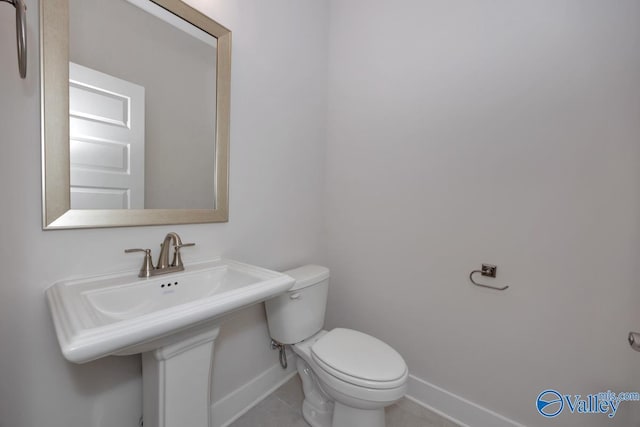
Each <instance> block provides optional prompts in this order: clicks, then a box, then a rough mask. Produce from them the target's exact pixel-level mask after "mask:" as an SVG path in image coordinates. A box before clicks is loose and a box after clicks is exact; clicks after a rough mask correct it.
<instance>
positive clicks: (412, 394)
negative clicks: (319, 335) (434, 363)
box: [211, 352, 526, 427]
mask: <svg viewBox="0 0 640 427" xmlns="http://www.w3.org/2000/svg"><path fill="white" fill-rule="evenodd" d="M287 356H288V358H289V360H290V363H289V367H288V368H287V369H286V370H285V369H282V368H281V367H280V364H279V363H276V364H274V365H273V366H271V367H270V368H269V369H267V370H266V371H264V372H263V373H261V374H260V375H258V376H257V377H255V378H253V379H252V380H251V381H249V382H248V383H246V384H244V385H243V386H242V387H240V388H238V389H236V390H234V391H233V392H231V393H230V394H228V395H227V396H225V397H223V398H222V399H220V400H218V401H217V402H215V403H214V404H213V405H212V406H211V410H212V420H213V427H227V426H228V425H229V424H231V423H232V422H234V421H235V420H237V419H238V418H239V417H240V416H242V415H243V414H245V413H246V412H247V411H248V410H249V409H251V408H253V407H254V406H255V405H256V404H257V403H259V402H260V401H262V400H263V399H264V398H265V397H267V396H268V395H269V394H271V393H272V392H273V391H275V390H276V389H277V388H278V387H280V386H281V385H282V384H284V383H285V382H287V381H289V380H290V379H291V378H292V377H293V376H294V375H297V371H296V368H295V356H294V355H293V354H289V352H287ZM291 362H293V363H291ZM406 397H407V399H409V400H411V401H413V402H415V403H417V404H418V405H421V406H424V407H425V408H427V409H429V410H430V411H432V412H435V413H436V414H438V415H440V416H441V417H443V418H446V419H448V420H450V421H452V422H454V423H456V424H459V425H460V426H461V427H526V426H525V425H523V424H520V423H518V422H516V421H513V420H511V419H509V418H507V417H505V416H503V415H500V414H498V413H496V412H494V411H492V410H490V409H487V408H485V407H483V406H480V405H478V404H476V403H474V402H471V401H470V400H467V399H465V398H464V397H461V396H458V395H456V394H453V393H451V392H449V391H447V390H445V389H443V388H441V387H438V386H437V385H434V384H431V383H429V382H427V381H425V380H423V379H420V378H418V377H416V376H414V375H409V381H408V390H407V395H406Z"/></svg>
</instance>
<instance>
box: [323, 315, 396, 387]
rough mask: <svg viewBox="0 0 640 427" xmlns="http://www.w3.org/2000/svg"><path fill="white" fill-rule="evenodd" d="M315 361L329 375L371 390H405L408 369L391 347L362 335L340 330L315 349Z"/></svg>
mask: <svg viewBox="0 0 640 427" xmlns="http://www.w3.org/2000/svg"><path fill="white" fill-rule="evenodd" d="M311 356H312V357H313V359H314V361H315V362H316V363H317V364H318V365H319V366H320V367H321V368H322V369H324V370H325V371H326V372H328V373H329V374H331V375H333V376H335V377H337V378H339V379H342V380H344V381H347V382H349V383H352V384H356V385H360V386H363V387H371V388H393V387H399V386H401V385H402V384H403V383H404V382H405V381H406V377H407V374H408V372H407V365H406V364H405V362H404V359H403V358H402V356H400V354H398V352H397V351H395V350H394V349H393V348H391V347H390V346H389V345H387V344H385V343H384V342H382V341H380V340H379V339H377V338H374V337H372V336H370V335H367V334H364V333H362V332H358V331H354V330H351V329H343V328H336V329H333V330H332V331H330V332H328V333H327V334H325V335H324V336H323V337H322V338H320V339H319V340H318V341H316V342H315V343H314V344H313V346H312V347H311Z"/></svg>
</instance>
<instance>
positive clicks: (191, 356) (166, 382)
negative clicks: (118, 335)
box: [142, 326, 220, 427]
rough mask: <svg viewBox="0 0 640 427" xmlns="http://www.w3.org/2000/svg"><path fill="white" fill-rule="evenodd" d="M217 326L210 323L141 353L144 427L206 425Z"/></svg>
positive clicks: (207, 426) (209, 414) (209, 404)
mask: <svg viewBox="0 0 640 427" xmlns="http://www.w3.org/2000/svg"><path fill="white" fill-rule="evenodd" d="M219 332H220V328H219V327H216V326H210V327H208V328H204V329H197V330H195V331H193V332H192V333H190V334H185V335H182V336H180V338H179V340H177V341H174V342H172V343H170V344H167V345H164V346H162V347H160V348H158V349H156V350H153V351H148V352H145V353H142V412H143V415H142V416H143V420H144V425H145V427H147V426H149V427H184V426H189V427H210V425H211V373H212V370H211V364H212V357H213V346H214V343H215V339H216V337H217V336H218V333H219Z"/></svg>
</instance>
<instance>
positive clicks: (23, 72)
mask: <svg viewBox="0 0 640 427" xmlns="http://www.w3.org/2000/svg"><path fill="white" fill-rule="evenodd" d="M0 2H5V3H9V4H11V5H13V7H15V8H16V38H17V47H18V71H19V72H20V77H22V78H23V79H24V78H26V77H27V5H26V4H25V3H24V0H0Z"/></svg>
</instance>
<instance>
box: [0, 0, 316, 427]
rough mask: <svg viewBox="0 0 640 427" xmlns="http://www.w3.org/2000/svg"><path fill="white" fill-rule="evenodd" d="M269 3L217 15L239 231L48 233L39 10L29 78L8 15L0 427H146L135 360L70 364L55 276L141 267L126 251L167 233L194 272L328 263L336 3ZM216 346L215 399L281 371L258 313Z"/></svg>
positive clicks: (0, 24)
mask: <svg viewBox="0 0 640 427" xmlns="http://www.w3.org/2000/svg"><path fill="white" fill-rule="evenodd" d="M264 3H265V2H262V1H260V0H242V1H240V2H232V3H227V4H225V5H222V4H221V5H218V6H217V7H216V15H215V16H214V18H215V19H217V20H219V21H220V22H222V23H224V24H225V25H226V26H228V27H229V28H231V29H232V30H233V32H234V33H233V71H232V73H233V74H232V100H231V109H232V111H231V116H232V118H233V119H232V123H231V135H232V136H231V167H230V171H231V176H230V185H231V188H230V221H229V223H225V224H206V225H190V226H162V227H136V228H116V229H102V230H67V231H46V232H45V231H41V213H40V212H41V204H40V194H41V193H40V136H39V127H40V126H39V125H40V122H39V120H40V109H39V108H40V103H39V80H38V72H39V71H38V67H39V65H38V30H37V23H38V16H37V15H38V2H37V1H35V0H28V1H27V6H28V8H29V9H28V10H29V12H28V13H29V28H28V36H29V49H30V53H29V72H28V76H27V79H26V80H24V81H23V80H20V78H19V77H18V73H17V65H16V59H15V56H16V53H15V26H14V20H15V18H14V14H13V9H12V8H11V7H10V6H8V5H4V6H0V58H1V59H0V76H1V77H2V78H0V94H1V95H0V145H1V146H2V154H1V155H0V179H1V180H2V182H4V186H3V188H4V190H3V203H2V211H1V212H2V213H1V214H0V235H2V237H3V239H5V240H4V243H5V244H3V245H2V249H0V255H1V256H0V258H1V259H2V262H3V265H4V266H5V268H3V276H2V285H1V286H0V343H1V345H0V378H1V381H0V425H1V426H3V427H40V426H47V427H69V426H74V427H75V426H83V427H84V426H101V427H127V426H129V427H135V426H137V421H138V417H139V416H140V412H141V396H140V394H141V377H140V360H139V357H111V358H106V359H104V360H101V361H97V362H93V363H89V364H86V365H74V364H71V363H68V362H66V361H65V360H64V358H63V357H62V355H61V353H60V350H59V348H58V343H57V340H56V337H55V332H54V329H53V325H52V323H51V319H50V316H49V312H48V308H47V306H46V303H45V298H44V290H45V289H46V288H47V287H48V286H49V285H51V284H52V283H53V282H54V281H57V280H60V279H63V278H67V277H72V276H80V275H87V274H100V273H106V272H110V271H119V270H123V269H136V268H139V266H140V261H141V260H140V258H139V257H137V256H129V255H125V254H124V253H123V249H124V248H129V247H139V246H144V247H157V245H159V244H160V242H161V240H162V238H163V237H164V235H165V234H166V233H167V232H168V231H176V232H178V233H179V234H180V235H181V236H182V237H183V239H184V240H185V241H194V242H196V243H197V246H195V247H194V248H190V250H189V251H185V253H184V255H183V256H184V260H185V263H186V264H187V266H188V264H189V262H190V260H196V259H202V258H207V257H214V256H216V255H219V254H221V255H224V256H227V257H229V258H232V259H238V260H242V261H246V262H250V263H255V264H257V265H261V266H265V267H269V268H274V269H286V268H291V267H294V266H297V265H299V264H302V263H306V262H319V263H323V262H326V260H325V259H324V257H323V253H324V251H323V249H322V248H323V247H324V243H323V237H322V236H323V233H322V218H321V210H322V200H321V198H320V197H318V195H319V194H321V192H322V187H323V180H324V178H323V161H322V159H323V158H324V131H323V129H324V123H325V114H326V113H325V108H326V101H325V94H326V81H325V75H326V55H325V54H322V52H325V51H326V40H327V35H326V30H327V28H326V14H327V10H326V4H325V3H318V2H314V1H310V0H309V1H307V0H303V1H297V0H296V1H291V0H273V1H269V2H268V5H265V4H264ZM274 23H277V25H274ZM265 35H268V38H269V40H270V41H271V42H270V43H269V46H268V47H269V48H268V49H266V48H265V39H266V36H265ZM319 52H320V53H319ZM217 343H218V347H217V349H216V353H215V365H214V370H215V381H214V383H215V384H214V390H213V398H214V399H215V400H218V399H219V398H220V397H222V396H224V395H226V394H227V393H229V392H231V391H233V390H234V389H235V388H236V387H237V386H239V385H241V384H244V383H246V382H247V381H248V380H249V379H251V378H253V377H255V376H256V375H258V374H259V373H262V372H263V371H264V370H265V369H266V368H267V367H270V366H272V365H273V364H274V363H277V358H276V354H275V353H274V352H272V351H271V349H270V348H269V337H268V334H267V328H266V323H265V320H264V309H263V307H262V305H258V306H255V307H254V308H250V309H248V310H244V311H241V312H239V313H237V314H235V315H234V318H233V320H232V321H230V322H229V323H227V324H225V325H224V326H223V329H222V333H221V336H220V338H219V340H218V341H217ZM239 355H240V356H241V357H239Z"/></svg>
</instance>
